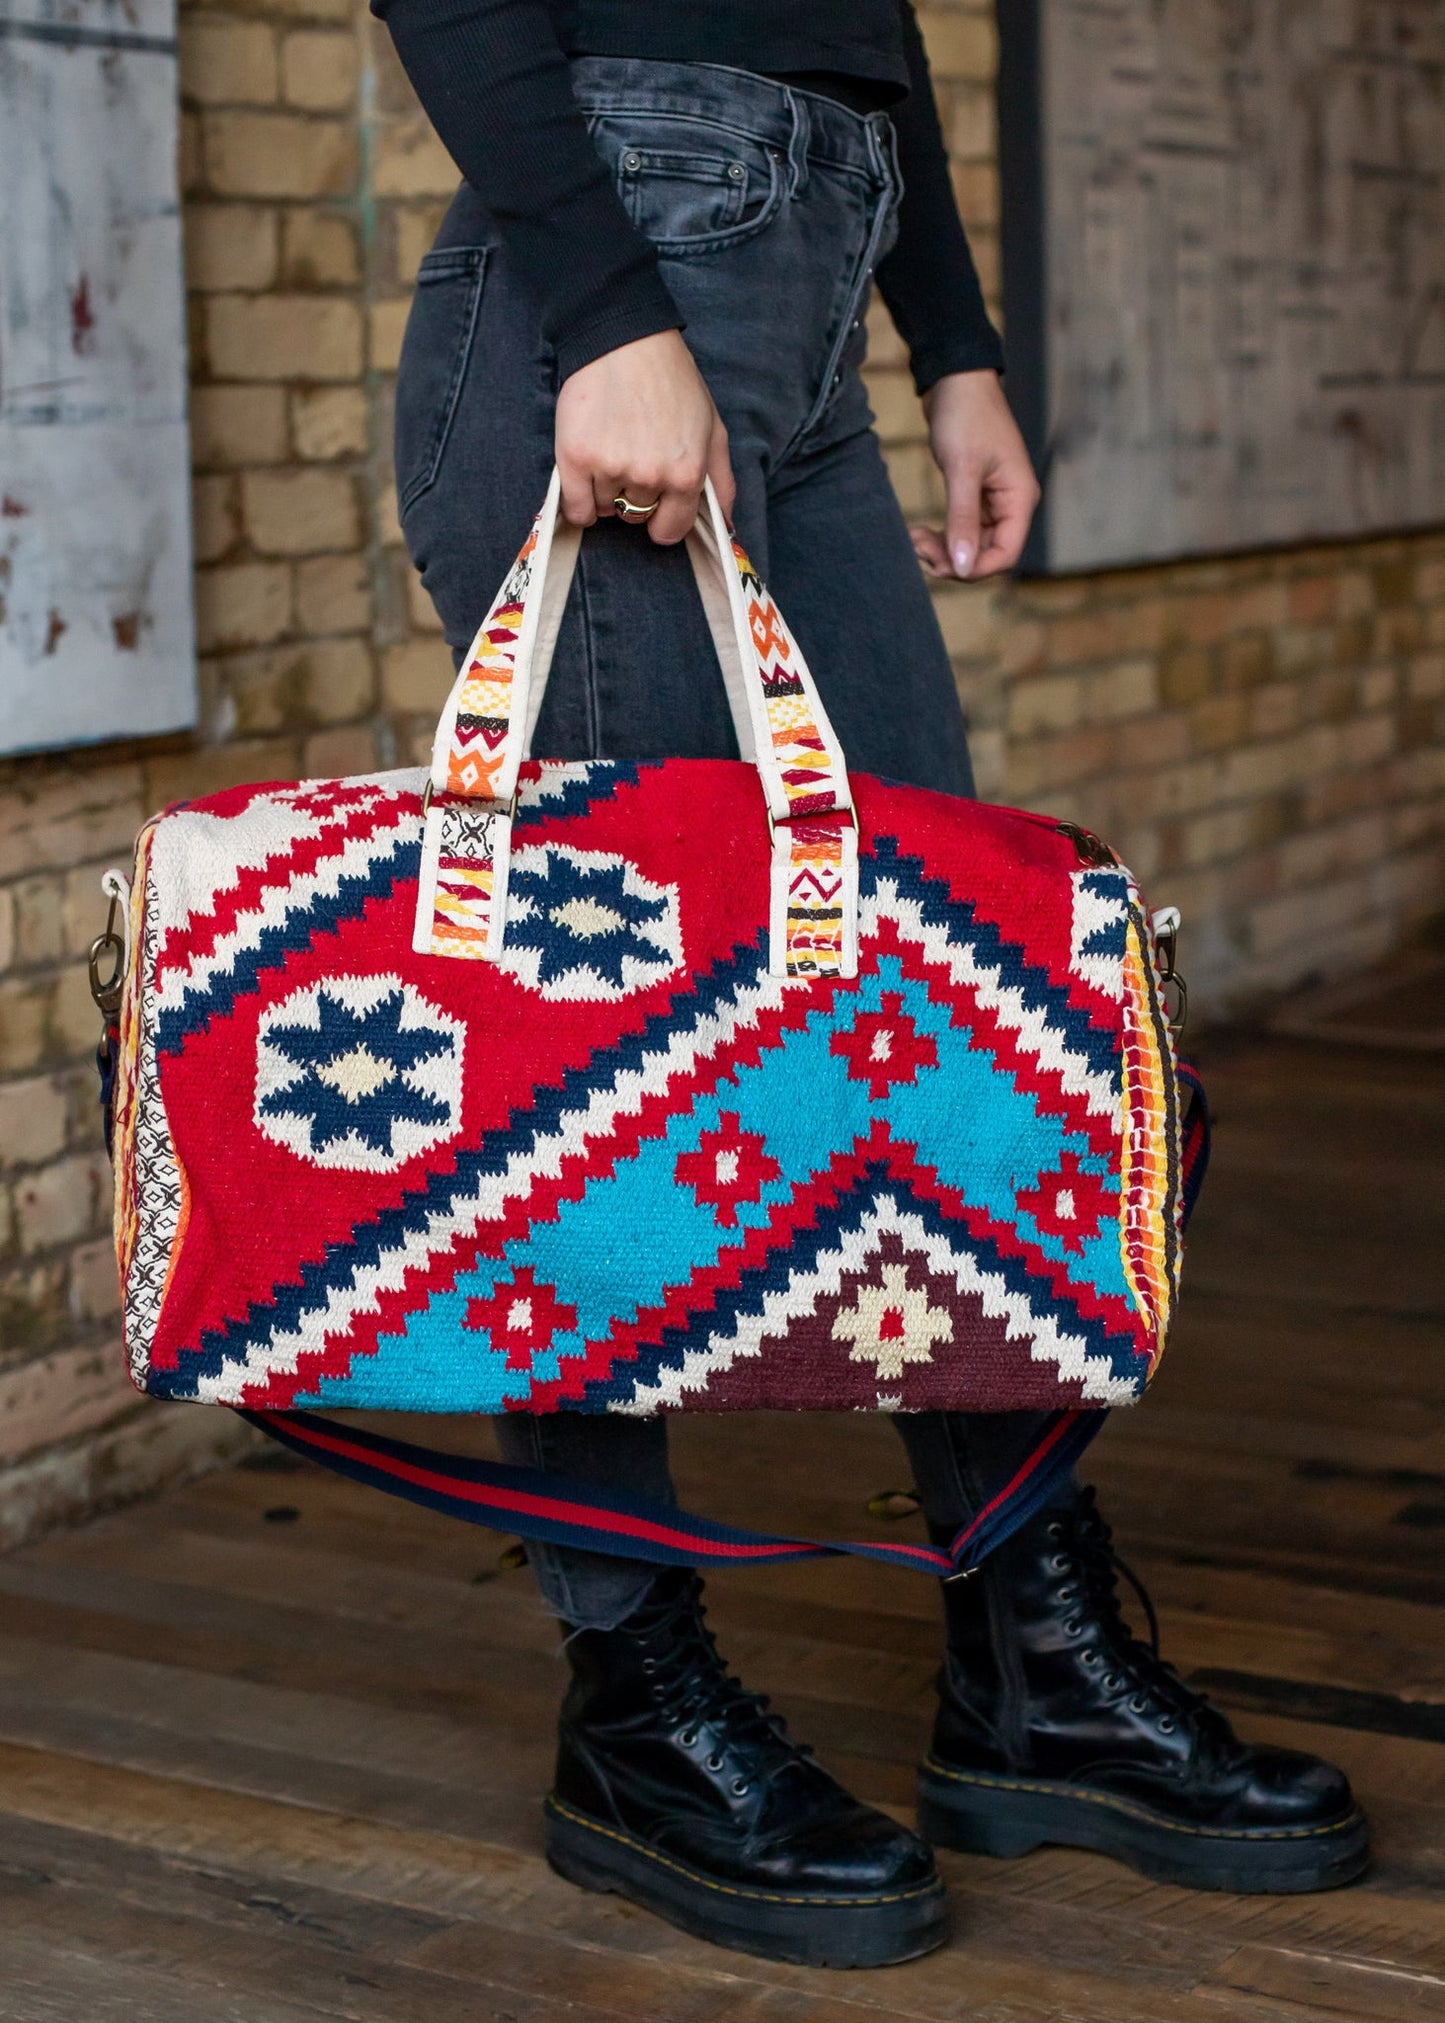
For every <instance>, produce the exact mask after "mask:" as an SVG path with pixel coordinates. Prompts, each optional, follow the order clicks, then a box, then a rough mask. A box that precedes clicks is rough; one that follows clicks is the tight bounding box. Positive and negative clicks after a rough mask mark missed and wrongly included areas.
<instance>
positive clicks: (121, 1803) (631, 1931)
mask: <svg viewBox="0 0 1445 2023" xmlns="http://www.w3.org/2000/svg"><path fill="white" fill-rule="evenodd" d="M0 1808H3V1809H8V1810H10V1811H14V1812H18V1813H19V1814H20V1815H21V1816H22V1817H24V1818H29V1819H39V1820H43V1821H48V1822H50V1823H52V1824H56V1825H64V1826H69V1827H71V1828H76V1829H80V1830H88V1831H90V1832H92V1833H100V1834H108V1835H114V1836H115V1837H117V1838H120V1839H122V1840H125V1841H127V1842H130V1843H131V1844H133V1845H140V1846H142V1847H149V1848H152V1849H154V1850H156V1851H157V1852H164V1853H166V1854H169V1855H171V1856H173V1857H178V1858H180V1859H182V1860H184V1861H186V1862H188V1863H189V1864H190V1865H192V1866H195V1865H197V1864H204V1865H207V1866H209V1865H210V1864H212V1863H218V1864H220V1865H221V1866H229V1867H254V1868H261V1869H263V1870H264V1871H266V1872H268V1873H271V1874H275V1875H280V1876H282V1877H285V1878H287V1879H294V1880H299V1881H302V1882H305V1883H312V1884H319V1885H322V1886H325V1887H327V1888H330V1889H333V1890H339V1891H342V1892H345V1893H347V1894H352V1895H359V1896H375V1897H377V1898H379V1899H380V1900H382V1901H384V1902H387V1903H394V1904H404V1905H405V1904H410V1905H414V1906H416V1907H418V1908H423V1909H426V1910H428V1911H430V1912H431V1913H432V1914H433V1915H448V1916H453V1917H458V1918H466V1917H472V1918H475V1919H478V1920H480V1921H482V1922H486V1921H487V1920H488V1918H489V1917H490V1918H495V1919H503V1918H504V1919H505V1920H506V1921H507V1923H508V1924H509V1925H510V1926H511V1927H512V1928H513V1929H526V1930H530V1931H531V1932H533V1933H534V1934H536V1935H538V1936H541V1935H546V1936H547V1938H548V1942H549V1944H550V1943H551V1942H552V1941H553V1940H554V1939H555V1937H556V1935H557V1934H558V1933H561V1934H564V1935H568V1936H570V1937H572V1938H574V1939H576V1940H579V1941H583V1942H586V1943H588V1944H592V1945H597V1946H602V1947H607V1948H608V1949H609V1950H613V1949H618V1950H621V1951H623V1952H626V1953H628V1954H631V1955H637V1954H639V1953H641V1954H644V1955H645V1956H646V1957H648V1958H651V1959H656V1960H659V1961H663V1962H665V1963H666V1965H667V1967H668V1970H669V1972H670V1973H675V1972H697V1971H702V1972H705V1973H714V1972H717V1971H718V1968H717V1964H716V1963H717V1955H716V1954H715V1953H714V1952H713V1951H712V1950H711V1949H710V1948H706V1947H703V1946H700V1945H699V1944H698V1943H697V1942H695V1941H692V1940H689V1939H687V1938H686V1937H685V1936H684V1935H682V1934H681V1933H678V1932H676V1931H674V1930H673V1929H672V1928H671V1927H670V1926H667V1925H664V1924H662V1923H661V1922H660V1921H658V1920H656V1919H653V1918H650V1917H647V1916H646V1914H645V1913H641V1912H638V1911H636V1910H635V1909H634V1908H633V1907H631V1906H629V1905H624V1904H620V1903H618V1902H617V1901H616V1900H615V1899H608V1898H596V1897H591V1896H588V1895H586V1894H584V1893H579V1892H577V1891H575V1890H573V1889H572V1888H571V1887H570V1886H569V1885H567V1884H564V1883H562V1882H561V1881H560V1880H559V1879H558V1878H556V1877H554V1876H552V1874H551V1873H550V1871H549V1870H548V1869H547V1868H546V1866H545V1864H544V1863H543V1862H542V1861H541V1860H540V1858H539V1857H536V1856H532V1857H530V1858H528V1857H525V1856H521V1855H516V1854H513V1853H510V1852H509V1851H506V1850H502V1849H498V1848H495V1847H485V1848H480V1847H476V1846H474V1845H472V1844H470V1843H468V1842H465V1841H462V1840H460V1839H458V1838H456V1837H454V1836H450V1835H447V1834H442V1833H427V1832H421V1831H416V1830H405V1829H395V1828H390V1827H386V1826H381V1825H377V1824H375V1823H373V1822H369V1821H362V1820H358V1819H355V1818H350V1817H346V1816H342V1815H338V1814H335V1813H329V1812H321V1811H318V1810H315V1809H313V1808H310V1807H304V1806H297V1805H276V1804H272V1803H269V1802H266V1801H262V1800H258V1799H254V1798H250V1797H242V1796H239V1795H237V1794H232V1793H221V1792H215V1791H207V1792H204V1793H199V1792H197V1791H195V1790H194V1789H192V1788H190V1787H187V1786H185V1785H182V1784H179V1783H172V1782H167V1781H164V1780H161V1779H157V1778H149V1777H140V1776H137V1775H135V1774H134V1773H131V1772H125V1771H117V1770H114V1769H111V1768H109V1767H108V1766H100V1765H94V1764H73V1763H69V1762H67V1761H66V1760H65V1759H64V1758H60V1757H55V1756H50V1755H45V1754H42V1753H41V1752H33V1751H24V1750H16V1749H12V1748H10V1747H8V1746H7V1745H3V1744H0ZM447 1936H448V1935H445V1934H444V1935H442V1937H441V1938H439V1939H436V1940H432V1939H428V1940H425V1941H423V1942H422V1945H421V1946H420V1947H418V1948H416V1949H415V1951H416V1953H417V1954H418V1955H428V1956H429V1955H430V1954H431V1952H432V1950H433V1949H434V1948H435V1949H436V1950H438V1951H441V1950H443V1941H444V1940H445V1939H446V1938H447ZM458 1943H460V1942H458ZM480 1943H483V1944H485V1942H480ZM455 1968H456V1963H455V1962H453V1970H454V1971H455ZM433 1971H439V1970H438V1969H436V1968H435V1967H433ZM477 1971H485V1961H482V1962H480V1963H478V1962H475V1961H474V1960H473V1958H472V1956H471V1955H468V1960H467V1973H468V1975H469V1976H470V1975H471V1974H472V1973H473V1972H477ZM722 1971H723V1972H725V1973H726V1975H727V1978H728V1981H729V1982H730V1983H731V1984H734V1985H736V1984H743V1985H745V1986H746V1985H750V1984H761V1985H763V1986H765V1987H768V1988H786V1989H792V1988H799V1987H801V1988H804V1989H811V1987H812V1986H814V1985H817V1984H819V1983H821V1989H820V1993H821V1992H822V1990H829V1991H831V1988H832V1986H833V1983H832V1980H831V1977H826V1976H808V1975H807V1974H806V1973H805V1972H804V1971H803V1970H800V1969H794V1968H788V1967H782V1966H777V1965H774V1964H772V1963H769V1962H766V1961H756V1960H752V1959H748V1958H744V1957H743V1956H738V1955H729V1956H726V1967H725V1968H724V1969H723V1970H722ZM468 1985H470V1982H468ZM846 2000H847V2002H848V2003H849V2004H850V2006H852V2005H856V2006H855V2007H854V2014H855V2023H856V2019H857V2012H858V2011H865V2012H868V2011H871V2012H873V2013H874V2014H877V2013H878V2012H880V2011H881V2012H882V2013H883V2014H885V2015H894V2016H917V2017H919V2018H920V2019H930V2023H952V2019H955V2018H956V2019H960V2023H961V2019H963V2018H964V2017H972V2016H975V2015H977V2014H978V2013H979V2009H980V2007H981V2006H982V2005H983V2004H984V2003H986V2002H989V2001H992V2002H994V2003H995V2004H996V2011H995V2013H996V2014H997V2015H998V2016H999V2017H1000V2019H1005V2018H1006V2019H1009V2023H1014V2019H1017V2023H1044V2018H1046V2017H1049V2018H1054V2019H1062V2023H1118V2019H1120V2018H1121V2017H1122V2018H1124V2019H1126V2023H1131V2019H1139V2023H1144V2019H1149V2023H1202V2015H1201V2012H1200V2011H1199V2009H1198V2007H1197V2005H1196V2004H1195V2003H1194V2002H1193V2000H1192V1999H1191V1998H1190V1997H1189V1996H1188V1995H1187V1994H1182V1993H1175V1992H1173V1991H1169V1990H1164V1989H1158V1988H1148V1989H1137V1990H1131V1991H1129V1993H1128V1997H1127V1999H1126V2000H1125V2001H1123V2002H1121V2000H1120V1989H1119V1986H1118V1983H1117V1980H1115V1979H1112V1978H1104V1977H1097V1976H1093V1975H1090V1974H1087V1973H1077V1972H1062V1971H1061V1972H1055V1973H1051V1974H1050V1975H1049V1976H1047V1977H1046V1979H1045V1980H1044V1981H1043V1983H1042V1985H1041V1983H1040V1977H1039V1975H1038V1973H1037V1971H1036V1970H1035V1969H1034V1968H1032V1967H1031V1966H1029V1965H1028V1964H1027V1963H1020V1962H1019V1961H1017V1960H1013V1959H1000V1960H992V1959H988V1958H985V1957H983V1956H981V1955H980V1956H978V1957H970V1958H969V1960H968V1962H967V1965H966V1967H965V1968H964V1969H963V1970H962V1971H960V1966H959V1963H958V1962H957V1961H956V1960H955V1959H954V1958H953V1956H952V1955H951V1954H950V1953H943V1954H935V1955H932V1956H930V1958H929V1959H926V1960H920V1961H914V1962H910V1963H908V1964H907V1965H905V1966H903V1967H899V1968H895V1969H893V1970H890V1972H889V1973H888V1974H887V1975H858V1976H851V1977H849V1981H848V1984H847V1994H846ZM373 2013H374V2012H373ZM554 2013H555V2011H554ZM661 2013H662V2015H665V2016H668V2023H672V2017H671V2015H670V2014H669V2012H666V2011H663V2012H661ZM716 2013H718V2014H719V2015H727V2014H729V2013H730V2012H729V2011H728V2010H727V2009H725V2008H722V2007H721V2006H720V2007H719V2009H718V2010H717V2012H716ZM739 2013H740V2014H743V2015H746V2014H747V2013H748V2012H747V2011H746V2009H743V2010H741V2011H740V2012H739ZM803 2013H804V2014H805V2015H806V2016H808V2017H809V2019H810V2023H812V2019H814V2018H816V2023H832V2017H831V2015H830V2012H829V2011H828V2010H827V2009H818V2010H804V2012H803ZM1203 2013H1208V2012H1203ZM1236 2013H1237V2015H1238V2017H1239V2019H1240V2023H1265V2019H1266V2018H1270V2019H1274V2018H1278V2017H1280V2015H1281V2013H1282V2012H1280V2011H1279V2009H1278V2008H1277V2007H1276V2005H1274V2004H1273V2003H1271V2002H1269V2001H1267V2000H1266V2001H1261V2002H1249V2001H1246V2002H1242V2003H1241V2006H1240V2008H1239V2009H1238V2011H1237V2012H1236ZM838 2023H842V2019H841V2018H839V2019H838Z"/></svg>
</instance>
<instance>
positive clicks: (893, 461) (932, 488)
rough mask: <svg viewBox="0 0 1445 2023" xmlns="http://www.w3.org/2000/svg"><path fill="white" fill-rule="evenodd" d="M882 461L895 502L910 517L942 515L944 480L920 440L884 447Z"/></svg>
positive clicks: (931, 517) (923, 517)
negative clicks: (891, 486) (886, 470)
mask: <svg viewBox="0 0 1445 2023" xmlns="http://www.w3.org/2000/svg"><path fill="white" fill-rule="evenodd" d="M884 461H885V463H886V464H887V466H888V475H889V477H890V478H891V479H892V481H893V489H894V491H895V492H896V493H897V495H898V503H899V505H900V506H901V507H902V508H903V511H904V512H905V514H906V515H907V516H908V518H909V519H910V520H918V519H923V520H927V519H933V518H935V517H937V518H941V517H942V510H943V481H942V479H941V478H940V477H939V474H938V466H937V465H936V464H935V463H934V461H933V459H932V457H931V456H930V455H929V453H928V451H927V450H926V449H925V448H924V447H923V446H922V445H921V444H913V443H906V444H903V445H901V446H896V447H893V448H887V449H885V451H884Z"/></svg>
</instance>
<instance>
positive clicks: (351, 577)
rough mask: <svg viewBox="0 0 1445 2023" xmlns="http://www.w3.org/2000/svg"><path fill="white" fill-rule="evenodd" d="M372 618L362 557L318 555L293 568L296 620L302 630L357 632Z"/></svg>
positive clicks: (366, 575) (312, 633)
mask: <svg viewBox="0 0 1445 2023" xmlns="http://www.w3.org/2000/svg"><path fill="white" fill-rule="evenodd" d="M370 617H371V581H370V576H369V573H368V570H367V564H366V557H365V556H364V555H317V556H315V557H313V558H312V559H311V560H310V561H308V562H299V563H298V564H297V565H296V618H297V622H298V624H299V626H300V628H301V630H302V631H303V632H304V633H306V634H307V635H308V637H314V636H315V635H316V634H317V633H318V632H360V631H362V630H363V628H364V627H365V626H366V625H367V623H368V621H369V620H370Z"/></svg>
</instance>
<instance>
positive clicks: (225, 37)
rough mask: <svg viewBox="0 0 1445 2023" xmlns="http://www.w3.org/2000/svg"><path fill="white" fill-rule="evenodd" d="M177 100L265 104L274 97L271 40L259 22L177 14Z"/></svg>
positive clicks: (272, 36)
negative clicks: (203, 18)
mask: <svg viewBox="0 0 1445 2023" xmlns="http://www.w3.org/2000/svg"><path fill="white" fill-rule="evenodd" d="M179 41H180V73H181V96H182V97H183V98H187V99H191V100H193V101H194V102H195V103H196V104H198V105H269V104H270V103H271V102H272V100H274V98H275V96H276V37H275V33H274V31H273V30H272V29H270V28H269V27H267V25H266V24H265V23H264V22H261V21H217V20H215V19H214V18H212V19H209V20H203V21H197V20H195V19H189V20H188V19H187V18H186V16H185V15H182V16H181V20H180V27H179Z"/></svg>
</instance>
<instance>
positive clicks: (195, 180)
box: [176, 112, 206, 196]
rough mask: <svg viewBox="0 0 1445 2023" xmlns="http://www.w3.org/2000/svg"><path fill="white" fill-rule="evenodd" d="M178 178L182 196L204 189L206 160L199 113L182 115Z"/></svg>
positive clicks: (178, 152) (184, 113)
mask: <svg viewBox="0 0 1445 2023" xmlns="http://www.w3.org/2000/svg"><path fill="white" fill-rule="evenodd" d="M177 155H178V159H177V164H176V167H177V176H178V180H179V182H180V186H181V194H182V195H183V196H189V195H190V194H191V193H192V191H194V190H199V189H202V188H203V187H204V186H205V180H206V165H205V158H204V155H203V152H202V148H201V119H200V114H199V113H194V112H183V113H182V114H181V131H180V145H179V148H178V150H177Z"/></svg>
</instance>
